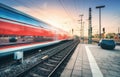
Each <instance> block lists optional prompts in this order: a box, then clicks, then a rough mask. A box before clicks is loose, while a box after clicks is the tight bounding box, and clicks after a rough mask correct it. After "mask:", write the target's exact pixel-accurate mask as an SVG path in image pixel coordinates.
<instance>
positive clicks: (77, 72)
mask: <svg viewBox="0 0 120 77" xmlns="http://www.w3.org/2000/svg"><path fill="white" fill-rule="evenodd" d="M61 77H120V46H117V47H116V48H115V50H104V49H101V48H100V47H99V46H97V45H88V44H79V45H78V46H77V48H76V50H75V51H74V53H73V55H72V57H71V58H70V60H69V62H68V63H67V65H66V67H65V69H64V70H63V72H62V74H61Z"/></svg>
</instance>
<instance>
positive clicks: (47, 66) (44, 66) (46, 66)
mask: <svg viewBox="0 0 120 77" xmlns="http://www.w3.org/2000/svg"><path fill="white" fill-rule="evenodd" d="M40 67H42V68H45V69H48V70H52V69H53V68H54V67H55V66H49V65H44V64H41V65H40Z"/></svg>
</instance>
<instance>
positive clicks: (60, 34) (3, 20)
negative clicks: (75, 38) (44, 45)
mask: <svg viewBox="0 0 120 77" xmlns="http://www.w3.org/2000/svg"><path fill="white" fill-rule="evenodd" d="M69 37H70V36H69V34H68V33H67V32H65V31H62V30H60V29H58V28H55V27H53V26H51V25H50V24H47V23H45V22H43V21H41V20H38V19H36V18H34V17H32V16H30V15H27V14H25V13H23V12H21V11H18V10H16V9H13V8H11V7H8V6H6V5H4V4H1V3H0V45H3V44H9V43H32V42H44V41H55V40H66V39H69Z"/></svg>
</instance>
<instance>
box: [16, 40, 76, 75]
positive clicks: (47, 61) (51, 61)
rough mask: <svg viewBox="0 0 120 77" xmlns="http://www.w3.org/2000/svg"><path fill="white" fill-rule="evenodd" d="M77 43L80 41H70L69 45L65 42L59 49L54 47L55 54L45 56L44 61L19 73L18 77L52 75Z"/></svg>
mask: <svg viewBox="0 0 120 77" xmlns="http://www.w3.org/2000/svg"><path fill="white" fill-rule="evenodd" d="M77 44H78V42H76V41H75V42H72V43H68V44H67V45H66V44H65V45H63V46H61V47H59V48H58V49H54V51H55V52H52V54H53V55H51V53H50V56H48V55H46V56H44V57H43V58H42V59H43V61H41V62H40V63H38V64H37V65H35V66H33V67H32V68H30V69H28V70H26V71H24V72H22V73H20V74H18V75H17V77H34V76H42V77H51V76H52V74H54V72H55V71H56V69H57V68H58V67H59V66H60V65H61V64H62V62H63V61H64V60H65V59H66V57H67V56H68V55H69V54H70V53H71V52H72V50H73V49H74V48H75V47H76V45H77Z"/></svg>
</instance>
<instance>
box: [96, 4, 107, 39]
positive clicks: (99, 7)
mask: <svg viewBox="0 0 120 77" xmlns="http://www.w3.org/2000/svg"><path fill="white" fill-rule="evenodd" d="M104 7H105V5H102V6H96V9H99V39H101V8H104Z"/></svg>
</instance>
